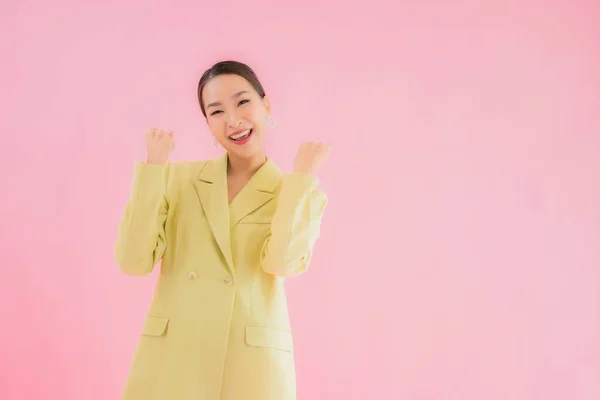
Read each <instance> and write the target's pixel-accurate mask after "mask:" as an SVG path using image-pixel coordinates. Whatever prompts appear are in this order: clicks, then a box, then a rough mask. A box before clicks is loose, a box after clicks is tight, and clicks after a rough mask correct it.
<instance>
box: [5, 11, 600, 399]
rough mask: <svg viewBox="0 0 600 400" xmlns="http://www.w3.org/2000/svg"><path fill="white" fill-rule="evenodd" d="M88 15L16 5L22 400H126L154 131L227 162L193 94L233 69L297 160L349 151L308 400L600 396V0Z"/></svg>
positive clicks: (331, 171) (311, 281)
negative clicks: (130, 227) (125, 232)
mask: <svg viewBox="0 0 600 400" xmlns="http://www.w3.org/2000/svg"><path fill="white" fill-rule="evenodd" d="M84 3H85V2H75V1H53V2H43V1H39V0H37V1H13V2H7V1H5V2H3V3H2V5H1V8H0V33H1V35H0V55H1V58H2V62H1V64H0V65H1V66H0V68H1V70H0V72H1V74H0V88H1V91H0V96H1V100H0V121H1V123H2V135H1V137H2V142H1V147H2V152H3V156H2V157H0V171H2V181H1V182H2V196H1V200H0V202H1V204H0V210H1V212H2V218H1V225H2V228H1V232H2V240H1V242H0V243H1V246H2V247H1V249H0V250H1V251H2V254H3V262H2V267H1V269H0V305H1V306H0V321H2V329H0V345H1V358H0V398H2V399H7V400H9V399H61V400H65V399H68V400H70V399H73V400H84V399H85V400H96V399H98V400H109V399H118V398H120V394H121V390H122V389H123V386H124V383H125V379H126V376H127V373H128V370H129V363H130V360H131V357H132V355H133V351H134V348H135V345H136V344H137V340H138V335H139V331H140V328H141V324H142V321H143V319H144V316H145V312H146V309H147V306H148V305H149V302H150V296H151V294H152V290H153V285H154V282H155V279H156V274H154V275H153V276H152V277H149V278H146V279H136V278H130V277H126V276H124V275H122V274H121V273H120V272H119V271H118V268H117V266H116V264H115V261H114V258H113V244H114V241H115V239H116V233H117V225H118V222H119V219H120V218H121V215H122V211H123V207H124V205H125V202H126V201H127V197H128V195H129V187H130V183H131V179H132V176H133V175H132V174H133V164H134V162H136V161H137V160H140V159H142V158H143V157H144V153H145V149H144V146H143V141H142V135H143V133H144V131H145V130H146V129H148V128H150V127H152V126H158V127H162V128H165V129H174V130H175V132H176V139H177V147H176V149H175V153H174V156H173V159H174V160H175V161H179V160H189V159H198V158H206V157H213V156H216V155H217V154H219V150H216V149H214V148H213V147H212V140H211V137H210V135H209V132H208V130H207V127H206V125H205V123H204V120H203V119H202V116H201V114H200V111H199V109H198V106H197V103H196V97H195V88H196V83H197V79H198V77H199V76H200V74H201V73H202V71H203V70H204V69H205V68H207V67H209V66H210V64H212V63H213V62H215V61H218V60H220V59H226V58H233V59H238V60H241V61H245V62H247V63H249V64H250V65H251V66H252V67H253V68H254V69H255V70H256V72H257V73H258V74H259V76H260V77H261V79H262V80H263V83H264V85H265V87H266V90H267V94H269V95H270V96H271V99H272V101H273V105H274V110H273V112H274V116H275V118H276V119H277V121H278V126H277V128H276V129H275V130H274V131H272V134H271V136H270V137H269V141H268V153H269V154H270V155H271V156H272V157H273V158H274V159H275V161H276V162H277V163H278V164H279V165H280V167H281V168H282V169H283V170H284V171H289V170H290V168H291V166H292V161H293V156H294V154H295V152H296V149H297V147H298V145H299V144H300V143H301V142H302V141H304V140H320V141H324V142H326V143H329V144H330V145H331V146H332V148H333V150H332V154H331V156H330V159H329V160H328V162H327V163H326V164H325V165H324V166H323V167H322V169H321V171H320V173H319V177H320V178H321V179H322V188H323V189H325V190H326V191H327V192H328V193H329V196H330V205H329V207H328V209H327V214H326V217H325V220H324V222H323V231H322V236H321V239H320V241H319V242H318V244H317V248H316V254H315V258H314V262H313V264H312V268H311V269H310V271H309V272H308V273H307V274H306V275H304V276H302V277H300V278H297V279H294V280H290V281H289V283H288V288H289V301H290V309H291V316H292V324H293V327H294V329H295V334H296V346H297V362H298V382H299V399H300V400H315V399H327V400H338V399H339V400H342V399H343V400H353V399H357V400H358V399H360V400H363V399H373V400H379V399H386V400H387V399H415V400H416V399H418V400H430V399H431V400H433V399H436V400H437V399H440V400H482V399H485V400H499V399H519V400H520V399H539V400H558V399H560V400H592V399H594V400H597V399H599V398H600V314H599V311H600V310H599V305H600V296H599V293H600V246H599V244H600V242H599V239H600V116H599V115H600V97H599V94H598V93H599V91H600V72H599V71H600V24H599V23H598V21H599V18H600V3H598V1H592V0H590V1H573V2H568V1H562V2H559V1H537V2H534V1H524V2H517V1H510V2H507V1H499V0H497V1H486V2H483V3H479V2H476V1H474V0H473V1H459V2H452V3H454V4H449V3H450V2H443V1H438V2H435V1H432V0H429V1H421V2H416V1H415V2H408V1H400V2H394V3H395V5H392V3H393V2H392V1H389V2H388V3H389V4H377V3H376V2H366V3H364V2H362V3H361V5H360V6H356V5H352V4H350V2H347V1H344V2H341V1H340V2H334V1H329V2H324V1H319V2H316V1H315V2H302V6H301V8H295V7H294V8H291V7H292V3H289V5H280V4H274V3H272V2H261V1H250V2H236V4H235V5H233V3H231V4H227V3H225V2H198V1H194V2H192V1H187V2H184V1H174V2H172V3H171V5H170V6H167V5H166V2H157V1H128V2H125V4H122V3H121V2H117V1H115V0H112V1H104V2H102V3H101V2H93V3H92V2H90V3H85V4H84ZM417 3H419V4H418V5H417ZM294 4H296V3H294ZM288 7H290V8H288ZM173 400H176V399H173Z"/></svg>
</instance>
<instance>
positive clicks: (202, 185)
mask: <svg viewBox="0 0 600 400" xmlns="http://www.w3.org/2000/svg"><path fill="white" fill-rule="evenodd" d="M227 161H228V156H227V153H225V154H224V155H222V156H220V157H218V158H215V159H213V160H209V161H207V163H206V164H205V166H204V167H203V168H202V170H201V171H200V173H199V175H198V177H197V179H196V180H195V182H194V186H195V187H196V192H197V194H198V198H199V200H200V203H201V204H202V208H203V209H204V213H205V215H206V218H207V220H208V223H209V225H210V228H211V231H212V233H213V235H214V237H215V240H216V241H217V244H218V245H219V248H220V249H221V252H222V253H223V257H224V258H225V261H226V263H227V265H228V267H229V269H230V271H231V272H232V273H233V270H234V263H233V258H232V253H231V235H230V232H231V229H232V228H233V227H234V226H235V225H237V223H238V222H239V221H240V220H241V219H242V218H244V217H245V216H246V215H248V214H250V213H251V212H253V211H255V210H257V209H258V208H260V207H262V206H263V205H264V204H266V203H267V202H268V201H270V200H271V199H273V198H274V197H275V191H276V188H277V185H278V183H279V181H280V179H281V172H280V170H279V168H278V167H277V165H275V163H274V162H273V160H271V159H270V158H268V157H267V160H266V161H265V163H264V164H263V165H262V166H261V167H260V168H259V169H258V170H257V171H256V172H255V173H254V175H253V176H252V177H251V178H250V180H249V181H248V183H247V184H246V186H244V188H243V189H242V190H241V191H240V192H239V193H238V195H237V196H236V197H235V198H234V199H233V201H232V202H231V204H229V202H228V196H227Z"/></svg>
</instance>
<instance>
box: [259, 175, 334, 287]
mask: <svg viewBox="0 0 600 400" xmlns="http://www.w3.org/2000/svg"><path fill="white" fill-rule="evenodd" d="M317 183H318V179H317V178H315V177H314V176H312V175H309V174H303V173H298V172H294V173H291V174H287V175H284V176H283V178H282V182H281V190H280V192H279V195H278V203H277V208H276V210H275V213H274V215H273V218H272V220H271V232H270V234H269V236H268V237H267V239H266V240H265V242H264V244H263V247H262V251H261V265H262V268H263V270H264V271H265V272H267V273H269V274H273V275H277V276H293V275H298V274H300V273H303V272H304V271H306V269H307V268H308V266H309V264H310V260H311V256H312V253H313V247H314V245H315V242H316V241H317V239H318V237H319V234H320V229H321V219H322V216H323V213H324V211H325V207H326V205H327V201H328V198H327V195H326V194H325V193H324V192H323V191H321V190H318V189H315V187H316V185H317Z"/></svg>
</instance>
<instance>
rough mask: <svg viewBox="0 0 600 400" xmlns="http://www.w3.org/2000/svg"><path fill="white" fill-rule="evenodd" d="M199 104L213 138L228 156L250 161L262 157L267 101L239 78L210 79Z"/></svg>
mask: <svg viewBox="0 0 600 400" xmlns="http://www.w3.org/2000/svg"><path fill="white" fill-rule="evenodd" d="M202 100H203V102H204V109H205V112H206V121H207V123H208V127H209V128H210V131H211V132H212V134H213V135H214V136H215V137H216V138H217V141H218V142H219V143H220V144H221V146H223V148H224V149H225V150H227V152H228V153H229V154H230V155H235V156H238V157H241V158H250V157H253V156H256V155H264V151H263V138H264V131H265V126H266V119H267V116H268V115H269V112H270V104H269V100H268V99H267V98H266V97H265V98H264V99H263V98H261V97H260V95H259V94H258V93H257V92H256V90H254V88H253V87H252V85H251V84H250V82H248V81H247V80H246V79H244V78H242V77H241V76H238V75H233V74H227V75H219V76H216V77H214V78H212V79H211V80H210V81H208V82H207V83H206V85H205V86H204V90H203V91H202Z"/></svg>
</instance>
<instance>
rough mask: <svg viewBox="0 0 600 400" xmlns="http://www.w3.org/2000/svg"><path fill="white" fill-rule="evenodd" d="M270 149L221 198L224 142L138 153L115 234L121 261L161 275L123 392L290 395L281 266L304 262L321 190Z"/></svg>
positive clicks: (292, 384) (137, 396) (162, 398)
mask: <svg viewBox="0 0 600 400" xmlns="http://www.w3.org/2000/svg"><path fill="white" fill-rule="evenodd" d="M317 183H318V180H317V179H316V178H315V177H314V176H312V175H308V174H302V173H296V172H294V173H291V174H285V175H282V174H281V173H280V171H279V169H278V168H277V166H276V165H275V164H274V162H273V161H272V160H271V159H270V158H268V159H267V161H266V163H265V164H264V165H263V166H262V167H261V168H260V169H259V170H258V171H257V172H256V173H255V174H254V176H253V177H252V178H251V180H250V182H249V183H248V184H247V185H246V186H245V187H244V188H243V189H242V191H241V192H240V193H239V194H238V195H237V196H236V197H235V199H234V200H233V201H232V202H231V204H228V199H227V154H225V155H223V156H221V157H219V158H216V159H213V160H208V161H194V162H179V163H167V164H165V165H163V166H157V165H146V164H144V163H138V164H136V166H135V176H134V180H133V185H132V191H131V197H130V199H129V201H128V203H127V205H126V207H125V212H124V216H123V219H122V220H121V222H120V225H119V232H118V239H117V242H116V245H115V252H116V259H117V262H118V265H119V267H120V268H121V270H122V271H123V272H124V273H126V274H129V275H135V276H142V275H148V274H150V273H151V272H152V270H153V268H154V266H155V265H156V264H157V263H158V262H159V261H160V260H162V262H161V268H160V276H159V278H158V283H157V286H156V289H155V293H154V296H153V299H152V303H151V306H150V309H149V312H148V315H147V318H146V322H145V324H144V326H143V328H142V334H141V338H140V342H139V344H138V347H137V350H136V352H135V356H134V359H133V362H132V366H131V371H130V375H129V379H128V381H127V385H126V388H125V392H124V397H123V399H124V400H294V399H295V398H296V378H295V366H294V349H293V339H292V333H291V330H290V322H289V317H288V311H287V300H286V295H285V290H284V278H285V277H289V276H293V275H297V274H300V273H302V272H304V271H305V270H306V268H307V267H308V265H309V263H310V260H311V255H312V252H313V246H314V244H315V242H316V240H317V238H318V237H319V232H320V225H321V218H322V215H323V212H324V209H325V206H326V204H327V196H326V195H325V193H323V192H322V191H321V190H319V189H316V185H317Z"/></svg>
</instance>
